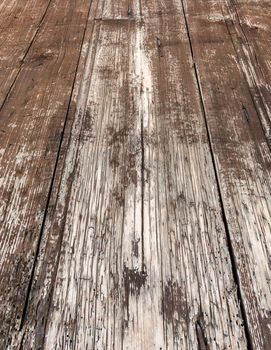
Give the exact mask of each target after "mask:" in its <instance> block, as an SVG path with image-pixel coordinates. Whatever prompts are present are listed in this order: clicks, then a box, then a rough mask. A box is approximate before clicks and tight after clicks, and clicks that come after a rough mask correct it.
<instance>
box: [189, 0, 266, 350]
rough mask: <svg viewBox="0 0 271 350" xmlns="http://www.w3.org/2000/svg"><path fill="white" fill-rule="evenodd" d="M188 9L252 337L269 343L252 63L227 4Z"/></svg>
mask: <svg viewBox="0 0 271 350" xmlns="http://www.w3.org/2000/svg"><path fill="white" fill-rule="evenodd" d="M187 13H188V14H189V19H188V25H189V27H190V32H191V40H192V46H193V47H194V53H195V62H196V67H197V71H198V74H199V81H200V85H201V89H202V95H203V101H204V108H205V113H206V118H207V124H208V128H209V132H210V137H211V143H212V148H213V152H214V159H215V163H216V169H217V172H218V178H219V183H220V187H221V194H222V202H223V206H224V210H225V215H226V221H227V227H228V230H229V235H230V240H231V244H232V249H233V255H234V261H235V264H236V270H237V274H238V279H239V281H240V289H241V298H242V303H243V304H244V309H245V310H246V317H247V322H248V329H249V332H250V343H251V346H254V348H255V349H261V348H264V349H267V348H268V347H269V344H270V341H271V329H270V324H271V319H270V305H271V304H270V301H271V290H270V278H271V270H270V256H271V255H270V253H271V230H270V228H271V226H270V223H271V216H270V169H271V168H270V164H271V162H270V161H271V156H270V148H269V146H268V141H267V139H266V134H265V132H266V129H265V128H264V127H263V125H262V123H261V118H260V117H259V114H258V109H257V107H256V106H257V101H255V100H254V96H253V94H251V91H250V84H249V83H250V81H249V80H247V79H244V75H243V67H242V65H244V64H246V62H245V61H240V60H239V57H238V55H237V54H236V51H235V47H234V45H233V43H232V36H233V34H231V35H230V36H229V35H227V33H228V27H227V23H226V21H225V19H224V17H223V12H222V11H221V6H220V4H219V3H217V4H214V3H213V2H206V1H204V2H202V3H200V2H198V3H197V5H195V3H193V2H189V3H188V6H187ZM225 55H226V59H225ZM206 62H208V64H206ZM247 68H248V69H249V67H247ZM245 77H246V78H247V76H245ZM267 79H268V78H267ZM225 101H227V103H225ZM269 117H270V115H269Z"/></svg>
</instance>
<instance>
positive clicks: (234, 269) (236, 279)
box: [180, 0, 253, 350]
mask: <svg viewBox="0 0 271 350" xmlns="http://www.w3.org/2000/svg"><path fill="white" fill-rule="evenodd" d="M180 1H181V5H182V10H183V16H184V21H185V27H186V31H187V36H188V42H189V47H190V52H191V56H192V60H193V62H194V50H193V46H192V39H191V35H190V30H189V25H188V20H187V14H186V11H185V8H184V3H183V0H180ZM193 69H194V72H195V77H196V81H197V87H198V91H199V97H200V104H201V108H202V112H203V116H204V121H205V127H206V131H207V138H208V143H209V147H210V154H211V158H212V163H213V168H214V173H215V179H216V184H217V189H218V197H219V202H220V207H221V214H222V220H223V224H224V227H225V231H226V238H227V245H228V251H229V255H230V260H231V266H232V274H233V279H234V282H235V284H236V289H237V298H238V300H239V302H240V311H241V317H242V319H243V322H244V332H245V337H246V340H247V350H253V342H252V337H251V333H250V329H249V325H248V319H247V314H246V309H245V305H244V301H243V297H242V292H241V286H240V279H239V276H238V268H237V264H236V258H235V255H234V249H233V246H232V242H231V237H230V232H229V227H228V222H227V218H226V213H225V208H224V204H223V197H222V193H221V189H220V185H219V176H218V170H217V167H216V163H215V157H214V150H213V147H212V141H211V134H210V130H209V126H208V122H207V113H206V110H205V106H204V101H203V95H202V91H201V86H200V81H199V74H198V71H197V68H196V65H194V66H193Z"/></svg>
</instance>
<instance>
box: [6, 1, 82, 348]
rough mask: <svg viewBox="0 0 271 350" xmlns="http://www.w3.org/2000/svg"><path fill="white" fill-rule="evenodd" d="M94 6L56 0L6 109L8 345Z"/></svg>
mask: <svg viewBox="0 0 271 350" xmlns="http://www.w3.org/2000/svg"><path fill="white" fill-rule="evenodd" d="M32 5H33V4H32ZM77 5H78V6H77ZM88 9H89V3H88V1H85V2H82V1H73V2H70V1H65V2H63V1H53V2H52V3H51V6H50V7H49V8H48V10H47V13H46V17H45V19H44V21H43V24H42V27H41V28H40V30H39V33H38V35H37V36H36V38H35V41H34V43H33V44H32V46H31V48H30V49H29V51H28V52H27V55H26V56H25V59H24V62H23V64H22V67H21V68H20V72H19V75H18V77H17V79H16V82H15V84H14V86H13V88H12V90H11V91H10V94H9V96H8V98H7V99H6V100H5V103H4V105H3V107H2V109H1V112H0V129H1V151H0V154H1V170H0V171H1V215H0V216H1V224H0V225H1V226H0V227H1V236H0V246H1V248H0V266H1V269H0V274H1V280H0V291H1V293H0V295H1V299H0V300H1V308H0V311H1V312H0V334H1V343H0V348H3V349H4V348H5V347H6V346H7V344H8V342H9V340H10V339H9V337H10V335H11V333H12V330H13V329H14V328H16V329H18V328H19V327H20V323H21V320H22V318H23V310H24V304H25V299H26V297H27V293H28V287H29V286H30V284H29V283H30V282H31V278H32V277H31V275H32V269H33V266H34V263H35V260H36V253H37V247H38V244H39V236H40V230H41V227H42V224H43V218H44V214H45V211H46V209H47V200H48V195H49V191H50V185H51V181H52V176H53V174H54V168H55V164H56V161H57V156H58V149H59V145H60V142H61V138H62V136H61V135H62V131H63V127H64V124H65V118H66V114H67V109H68V106H69V102H70V93H71V91H72V85H73V80H74V77H75V73H76V67H77V62H78V58H79V56H80V49H81V43H82V38H83V34H84V30H85V26H86V19H87V14H88ZM67 52H68V53H69V54H68V55H67Z"/></svg>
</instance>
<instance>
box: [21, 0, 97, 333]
mask: <svg viewBox="0 0 271 350" xmlns="http://www.w3.org/2000/svg"><path fill="white" fill-rule="evenodd" d="M91 4H92V2H91V3H90V6H89V10H88V14H87V20H86V26H85V29H84V33H83V37H82V41H81V45H80V50H79V55H78V60H77V64H76V70H75V75H74V79H73V83H72V89H71V92H70V98H69V104H68V108H67V112H66V116H65V119H64V125H63V129H62V133H61V138H60V142H59V146H58V151H57V157H56V162H55V166H54V170H53V175H52V180H51V184H50V187H49V193H48V197H47V202H46V207H45V211H44V217H43V220H42V225H41V229H40V235H39V240H38V244H37V249H36V254H35V259H34V264H33V268H32V272H31V276H30V280H29V284H28V288H27V295H26V300H25V305H24V309H23V313H22V318H21V323H20V328H19V330H20V331H21V330H22V328H23V326H24V322H25V319H26V313H27V308H28V304H29V299H30V293H31V289H32V285H33V281H34V275H35V269H36V264H37V261H38V255H39V251H40V246H41V241H42V237H43V232H44V229H45V222H46V219H47V214H48V208H49V204H50V200H51V195H52V190H53V185H54V182H55V177H56V172H57V168H58V162H59V158H60V153H61V148H62V143H63V139H64V134H65V129H66V125H67V121H68V115H69V111H70V105H71V101H72V96H73V90H74V86H75V82H76V78H77V72H78V68H79V63H80V58H81V52H82V49H83V44H84V40H85V35H86V30H87V26H88V25H87V24H88V20H89V14H90V9H91Z"/></svg>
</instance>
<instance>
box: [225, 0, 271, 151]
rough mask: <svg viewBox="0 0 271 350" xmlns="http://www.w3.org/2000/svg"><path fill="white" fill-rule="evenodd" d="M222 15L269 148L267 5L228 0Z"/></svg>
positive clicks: (270, 14) (270, 23)
mask: <svg viewBox="0 0 271 350" xmlns="http://www.w3.org/2000/svg"><path fill="white" fill-rule="evenodd" d="M223 13H224V16H225V20H226V25H227V27H228V31H229V33H230V35H231V38H232V42H233V44H234V47H235V51H236V55H237V59H238V61H239V64H240V67H241V68H242V71H243V72H244V75H245V77H246V79H247V81H248V84H249V88H250V91H251V95H252V98H253V101H254V103H255V108H256V110H257V113H258V115H259V118H260V120H261V123H262V127H263V129H264V132H265V135H266V137H267V140H268V142H269V145H271V110H270V105H271V94H270V91H271V70H270V55H269V46H270V44H269V33H270V31H271V6H270V2H258V1H247V0H243V1H233V0H227V1H225V4H224V6H223Z"/></svg>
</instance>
